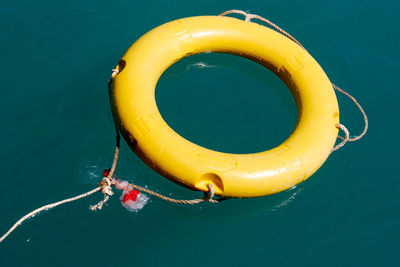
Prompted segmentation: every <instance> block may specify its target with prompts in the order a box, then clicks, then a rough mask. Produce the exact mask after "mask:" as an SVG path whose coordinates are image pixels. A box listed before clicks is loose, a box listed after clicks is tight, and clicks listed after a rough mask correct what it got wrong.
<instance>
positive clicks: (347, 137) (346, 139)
mask: <svg viewBox="0 0 400 267" xmlns="http://www.w3.org/2000/svg"><path fill="white" fill-rule="evenodd" d="M229 14H239V15H243V16H244V20H245V21H248V22H251V20H252V19H258V20H260V21H263V22H265V23H266V24H268V25H269V26H271V27H272V28H273V29H275V30H276V31H278V32H280V33H281V34H283V35H285V36H286V37H287V38H289V39H290V40H292V41H293V42H294V43H296V44H297V45H298V46H300V47H301V48H303V49H304V50H306V51H307V49H305V47H304V46H303V45H302V44H301V43H300V42H299V41H297V40H296V39H295V38H294V37H293V36H292V35H290V34H289V33H288V32H286V31H284V30H283V29H282V28H280V27H279V26H278V25H276V24H275V23H272V22H271V21H270V20H268V19H266V18H263V17H261V16H259V15H256V14H250V13H247V12H245V11H243V10H237V9H232V10H228V11H225V12H222V13H221V14H219V15H218V16H226V15H229ZM307 52H308V51H307ZM332 87H333V88H334V89H335V90H336V91H338V92H340V93H342V94H344V95H345V96H347V97H348V98H350V100H351V101H353V102H354V104H355V105H356V106H357V108H358V109H359V110H360V112H361V114H362V116H363V119H364V130H363V131H362V132H361V134H360V135H357V136H355V137H353V138H350V133H349V130H348V129H347V128H346V126H344V125H343V124H340V123H338V124H336V125H335V126H336V127H337V128H338V129H340V130H342V131H343V132H344V133H345V137H342V136H338V138H339V139H342V142H340V143H339V144H337V145H336V146H335V147H334V148H333V149H332V152H333V151H335V150H338V149H339V148H341V147H343V146H344V145H345V144H346V143H347V142H354V141H357V140H360V139H361V138H362V137H363V136H364V135H365V134H366V133H367V131H368V117H367V114H366V113H365V111H364V109H363V108H362V107H361V105H360V104H359V103H358V101H357V100H356V99H355V98H354V97H353V96H352V95H350V94H349V93H348V92H346V91H344V90H343V89H341V88H340V87H339V86H337V85H335V84H333V83H332Z"/></svg>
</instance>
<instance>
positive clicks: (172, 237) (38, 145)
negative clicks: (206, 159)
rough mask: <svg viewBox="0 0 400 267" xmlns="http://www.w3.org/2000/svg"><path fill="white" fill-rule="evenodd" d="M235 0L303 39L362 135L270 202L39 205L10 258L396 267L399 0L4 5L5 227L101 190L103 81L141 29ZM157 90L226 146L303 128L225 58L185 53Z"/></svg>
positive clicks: (105, 148)
mask: <svg viewBox="0 0 400 267" xmlns="http://www.w3.org/2000/svg"><path fill="white" fill-rule="evenodd" d="M232 8H237V9H244V10H250V11H251V12H252V13H257V14H260V15H263V16H265V17H267V18H269V19H271V20H272V21H273V22H275V23H277V24H278V25H280V26H282V27H283V28H284V29H286V30H287V31H289V32H290V33H292V34H293V35H294V36H295V37H296V38H297V39H299V40H300V41H301V42H302V43H303V44H304V45H305V46H306V47H307V48H308V50H309V51H310V53H311V54H312V55H313V56H314V58H316V59H317V61H318V62H319V63H320V64H321V66H322V67H323V68H324V70H325V71H326V73H327V74H328V76H329V77H330V79H331V80H332V81H334V82H335V83H337V84H338V85H339V86H343V87H344V88H346V89H348V90H349V92H351V93H352V94H353V95H354V96H356V97H357V99H358V100H359V101H360V103H361V104H362V105H363V106H364V107H365V110H366V111H367V113H368V115H369V118H370V130H369V132H368V134H367V136H366V137H365V138H364V139H362V140H361V141H359V142H357V143H351V144H348V145H346V146H345V147H344V148H343V149H341V150H340V151H338V152H335V153H334V154H332V155H331V156H330V157H329V159H328V160H327V162H326V163H325V164H324V165H323V166H322V168H321V169H320V170H319V171H318V172H317V173H316V174H315V175H313V176H312V177H311V178H310V179H309V180H307V181H306V182H304V183H302V184H300V185H298V186H297V187H296V188H293V189H291V190H288V191H286V192H282V193H280V194H277V195H273V196H268V197H262V198H255V199H241V200H239V199H234V200H229V201H225V202H223V203H221V204H218V205H208V204H202V205H197V206H191V207H188V206H179V205H173V204H169V203H165V202H163V201H160V200H158V199H155V198H152V199H151V202H150V203H149V204H148V205H147V206H145V208H144V209H143V210H141V211H140V212H138V213H129V212H127V211H126V210H125V209H124V208H123V207H122V206H121V205H120V203H119V200H118V197H117V196H115V197H113V198H112V199H111V201H109V203H108V206H107V207H105V208H104V209H103V210H102V211H100V212H91V211H90V210H88V206H89V205H90V204H94V203H97V201H99V200H100V199H101V195H100V194H97V195H94V196H91V197H88V198H86V199H83V200H79V201H77V202H74V203H70V204H66V205H65V206H62V207H59V208H56V209H53V210H51V211H47V212H42V213H41V214H40V215H38V216H36V217H34V218H32V219H30V220H28V221H27V222H26V223H24V224H23V225H22V227H20V228H18V229H17V230H16V231H15V232H14V233H12V234H11V235H10V236H9V238H8V239H6V240H5V241H4V243H2V244H0V266H398V265H399V263H398V257H397V252H398V250H399V245H398V240H399V237H400V216H399V215H398V211H399V208H400V200H399V198H398V192H399V186H400V180H399V174H398V171H397V168H396V166H397V165H398V163H397V160H398V150H399V145H398V141H397V139H396V137H397V136H398V134H399V132H400V126H399V124H398V119H396V117H397V116H395V114H397V106H398V101H399V98H400V93H399V90H397V78H398V72H399V70H400V63H399V62H400V56H399V53H398V47H399V46H400V37H399V35H398V34H397V33H398V28H397V24H396V22H397V19H395V16H397V13H398V10H399V4H398V3H397V2H396V1H381V2H376V1H375V2H373V1H357V2H356V1H353V2H349V1H344V0H337V1H328V0H325V1H323V0H321V1H316V0H314V1H255V0H249V1H226V0H223V1H209V0H204V1H201V2H197V3H195V2H190V1H165V2H151V1H127V0H126V1H68V2H67V1H65V2H58V1H26V0H20V1H5V0H3V1H0V29H1V35H0V59H1V64H0V77H1V81H2V83H1V90H2V97H1V98H0V116H1V121H2V127H1V130H0V147H1V150H0V164H1V165H0V167H1V172H2V175H1V178H0V181H1V195H0V200H1V201H0V214H1V219H0V234H3V232H5V231H6V230H7V229H8V228H9V227H10V226H11V225H12V224H13V223H14V222H15V221H16V220H17V219H18V218H20V217H21V216H22V215H24V214H26V213H27V212H29V211H31V210H33V209H35V208H37V207H39V206H42V205H44V204H47V203H50V202H54V201H57V200H60V199H63V198H67V197H70V196H73V195H76V194H79V193H82V192H85V191H88V190H90V189H92V188H94V187H95V186H96V185H97V183H98V181H99V179H100V176H101V171H102V170H103V169H104V168H107V167H109V166H110V164H111V161H112V156H113V149H114V129H113V122H112V116H111V113H110V110H109V105H108V93H107V80H108V77H109V75H110V71H111V69H112V68H113V67H114V66H115V65H116V64H117V62H118V60H119V58H120V57H121V56H122V55H123V54H124V52H125V51H126V49H127V48H128V47H129V46H130V45H131V44H132V43H133V42H134V41H135V40H136V39H138V38H139V37H140V36H141V35H142V34H144V33H145V32H147V31H148V30H150V29H152V28H154V27H156V26H158V25H160V24H162V23H165V22H167V21H170V20H174V19H177V18H182V17H187V16H193V15H210V14H211V15H212V14H218V13H220V12H222V11H225V10H228V9H232ZM156 99H157V104H158V106H159V109H160V111H161V113H162V115H163V117H164V118H165V120H166V121H167V123H168V124H170V125H171V126H172V127H173V128H174V129H175V130H176V131H177V132H178V133H179V134H181V135H182V136H184V137H185V138H187V139H189V140H191V141H193V142H195V143H197V144H200V145H202V146H205V147H208V148H211V149H215V150H219V151H225V152H233V153H250V152H258V151H262V150H264V149H267V148H272V147H274V146H276V145H278V144H279V143H280V142H282V141H283V140H284V139H285V138H286V137H287V136H289V134H290V132H291V131H292V130H293V128H294V126H295V123H296V108H295V104H294V101H293V99H292V97H291V94H290V93H289V91H288V90H287V89H286V87H285V85H284V84H283V83H282V82H281V81H280V80H279V79H278V78H276V77H275V76H274V75H273V74H271V73H270V72H269V71H268V70H266V69H264V68H262V67H260V66H258V65H257V64H255V63H253V62H250V61H248V60H246V59H241V58H238V57H234V56H229V55H214V54H211V55H197V56H193V57H190V58H186V59H184V60H182V61H180V62H178V63H176V64H175V65H173V66H172V67H171V68H170V69H168V70H167V72H166V73H165V74H164V75H163V76H162V77H161V79H160V82H159V84H158V85H157V92H156ZM338 99H339V103H340V110H341V121H342V122H343V123H344V124H345V125H347V126H349V128H350V131H351V133H353V134H357V133H359V132H360V131H361V130H362V127H363V124H362V118H361V115H360V114H359V113H358V111H357V109H356V108H355V107H354V105H352V103H351V102H350V101H349V100H348V99H346V98H345V97H343V96H341V95H338ZM121 149H122V151H121V155H120V161H119V165H118V169H117V176H119V177H122V178H125V179H129V180H131V181H134V182H135V183H136V184H139V185H143V186H148V187H149V188H151V189H154V190H157V191H158V192H161V193H164V194H167V195H169V194H171V196H173V197H176V198H196V197H200V196H201V194H200V193H198V192H193V191H189V190H187V189H184V188H182V187H180V186H178V185H176V184H173V183H171V182H170V181H168V180H166V179H164V178H163V177H160V176H159V175H158V174H156V173H155V172H153V171H152V170H151V169H150V168H149V167H147V165H145V164H144V163H142V162H141V161H140V160H139V159H138V158H137V156H136V155H135V154H134V153H133V152H131V151H130V149H129V148H128V147H127V145H126V144H125V143H123V144H122V148H121ZM118 194H119V193H118Z"/></svg>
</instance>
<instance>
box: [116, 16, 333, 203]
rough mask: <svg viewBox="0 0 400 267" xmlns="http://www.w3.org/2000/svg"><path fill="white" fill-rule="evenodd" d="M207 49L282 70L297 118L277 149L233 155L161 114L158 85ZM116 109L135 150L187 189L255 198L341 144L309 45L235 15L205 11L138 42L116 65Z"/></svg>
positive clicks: (306, 172) (284, 184) (297, 178)
mask: <svg viewBox="0 0 400 267" xmlns="http://www.w3.org/2000/svg"><path fill="white" fill-rule="evenodd" d="M204 52H220V53H229V54H235V55H239V56H243V57H246V58H250V59H252V60H254V61H256V62H258V63H260V64H262V65H264V66H266V67H268V68H269V69H270V70H271V71H273V72H274V73H275V74H277V75H278V76H279V77H280V78H281V79H282V80H283V81H284V82H285V83H286V85H287V86H288V87H289V89H290V90H291V92H292V94H293V96H294V98H295V100H296V104H297V108H298V122H297V125H296V128H295V130H294V131H293V133H292V134H291V135H290V137H289V138H288V139H287V140H286V141H285V142H283V143H282V144H281V145H279V146H278V147H276V148H274V149H271V150H268V151H264V152H260V153H253V154H229V153H221V152H217V151H213V150H209V149H206V148H204V147H201V146H198V145H196V144H194V143H191V142H189V141H188V140H186V139H184V138H183V137H181V136H180V135H178V134H177V133H176V132H175V131H174V130H172V129H171V128H170V127H169V126H168V125H167V123H166V122H165V121H164V120H163V118H162V117H161V115H160V113H159V111H158V109H157V105H156V101H155V88H156V84H157V81H158V79H159V77H160V76H161V74H162V73H163V72H164V71H165V70H166V69H167V68H168V67H169V66H170V65H171V64H173V63H174V62H176V61H178V60H179V59H181V58H183V57H186V56H189V55H193V54H198V53H204ZM117 70H118V71H119V74H118V75H116V76H115V77H114V79H113V86H112V91H111V98H112V109H113V115H114V118H115V120H116V123H117V125H118V127H119V129H120V131H121V132H122V134H123V136H124V138H125V140H126V141H127V142H128V143H129V144H130V145H131V147H132V148H133V150H134V151H135V152H136V153H137V154H138V155H139V156H140V157H141V158H142V159H143V160H144V161H145V162H146V163H147V164H148V165H149V166H150V167H152V168H153V169H155V170H156V171H158V172H159V173H160V174H162V175H163V176H165V177H167V178H170V179H172V180H174V181H175V182H178V183H180V184H183V185H186V186H187V187H190V188H193V189H197V190H202V191H208V188H207V184H209V183H210V184H212V185H213V186H214V189H215V194H217V195H220V196H227V197H256V196H264V195H269V194H273V193H277V192H280V191H283V190H285V189H288V188H290V187H292V186H294V185H296V184H298V183H300V182H302V181H304V180H305V179H307V178H308V177H309V176H311V175H312V174H313V173H314V172H315V171H317V169H318V168H319V167H320V166H321V165H322V164H323V163H324V162H325V160H326V159H327V157H328V156H329V154H330V153H331V150H332V148H333V146H334V144H335V141H336V138H337V135H338V129H337V128H336V126H335V125H336V124H338V123H339V108H338V103H337V99H336V95H335V93H334V90H333V88H332V84H331V82H330V81H329V79H328V77H327V76H326V74H325V73H324V71H323V70H322V68H321V67H320V66H319V65H318V63H317V62H316V61H315V60H314V59H313V58H312V57H311V55H310V54H308V53H307V52H306V51H305V50H304V49H302V48H301V47H299V46H298V45H297V44H295V43H294V42H292V41H291V40H289V39H288V38H286V37H284V36H283V35H281V34H279V33H277V32H275V31H273V30H271V29H269V28H267V27H264V26H261V25H259V24H256V23H252V22H245V21H242V20H239V19H235V18H231V17H219V16H200V17H189V18H184V19H179V20H175V21H172V22H169V23H166V24H164V25H162V26H159V27H157V28H155V29H153V30H151V31H150V32H148V33H147V34H145V35H144V36H142V37H141V38H140V39H139V40H137V41H136V42H135V43H134V44H133V45H132V46H131V47H130V48H129V50H128V51H127V52H126V54H125V55H124V56H123V58H122V59H121V61H120V63H119V64H118V66H117Z"/></svg>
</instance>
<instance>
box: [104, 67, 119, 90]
mask: <svg viewBox="0 0 400 267" xmlns="http://www.w3.org/2000/svg"><path fill="white" fill-rule="evenodd" d="M118 73H119V70H117V69H112V70H111V77H110V79H109V80H108V83H107V84H108V89H111V82H112V80H113V79H114V78H115V76H117V74H118Z"/></svg>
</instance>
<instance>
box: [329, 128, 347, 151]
mask: <svg viewBox="0 0 400 267" xmlns="http://www.w3.org/2000/svg"><path fill="white" fill-rule="evenodd" d="M336 127H337V128H338V129H340V130H342V131H343V132H344V134H345V137H341V139H343V140H342V142H340V143H339V144H337V145H336V146H334V147H333V148H332V152H333V151H336V150H338V149H339V148H341V147H343V146H344V145H345V144H346V143H347V142H349V141H350V133H349V130H347V128H346V126H344V125H343V124H340V123H338V124H336Z"/></svg>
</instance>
